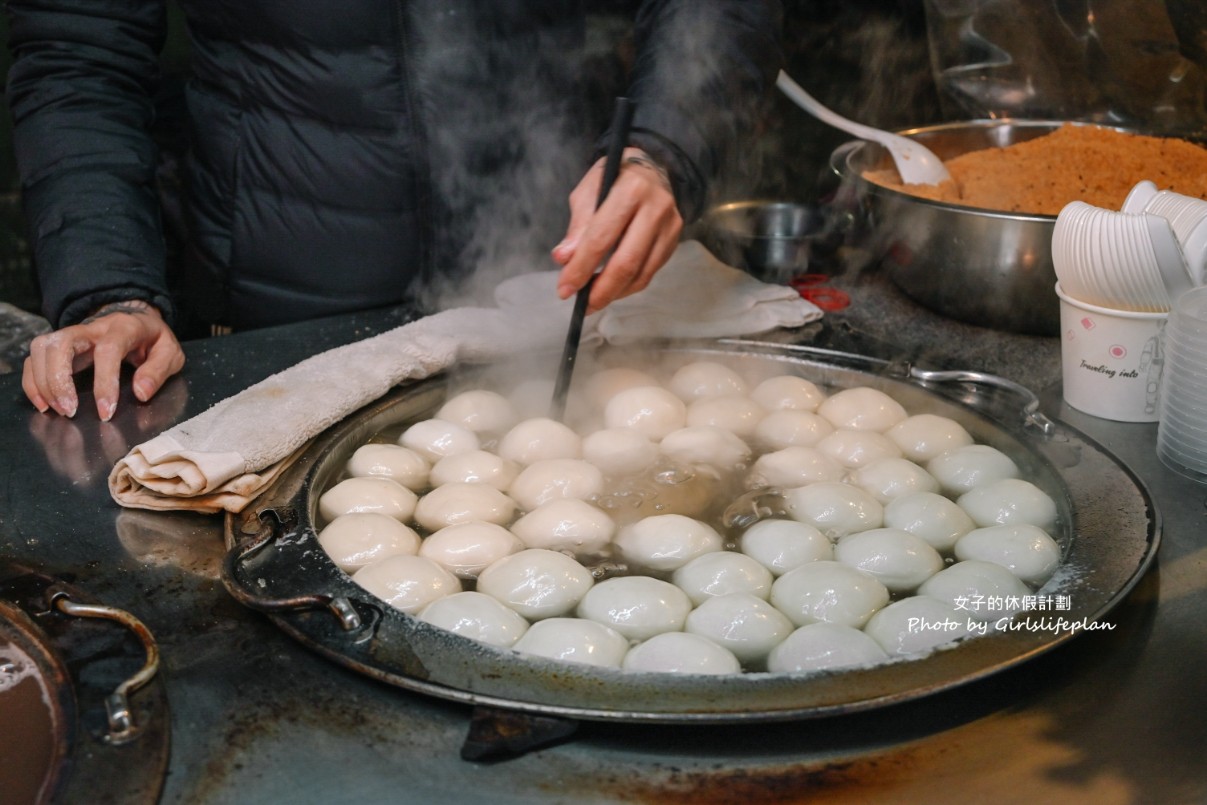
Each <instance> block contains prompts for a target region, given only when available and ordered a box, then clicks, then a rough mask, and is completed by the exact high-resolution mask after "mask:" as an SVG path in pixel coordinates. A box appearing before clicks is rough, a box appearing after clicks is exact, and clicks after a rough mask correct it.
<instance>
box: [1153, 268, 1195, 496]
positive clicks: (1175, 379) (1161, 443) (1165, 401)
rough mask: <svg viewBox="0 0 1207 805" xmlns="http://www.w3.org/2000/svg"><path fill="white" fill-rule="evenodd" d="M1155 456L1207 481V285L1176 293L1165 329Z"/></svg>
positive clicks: (1183, 472) (1169, 464) (1167, 463)
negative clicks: (1163, 368)
mask: <svg viewBox="0 0 1207 805" xmlns="http://www.w3.org/2000/svg"><path fill="white" fill-rule="evenodd" d="M1160 415H1161V419H1160V424H1158V425H1157V455H1158V456H1159V457H1160V458H1161V461H1162V462H1164V463H1165V465H1166V466H1167V467H1169V468H1170V469H1172V470H1175V471H1176V472H1179V473H1181V474H1183V475H1186V476H1188V477H1190V478H1193V479H1195V480H1196V481H1201V482H1207V286H1204V287H1199V288H1195V289H1194V290H1193V291H1187V292H1186V293H1184V294H1182V295H1181V296H1180V297H1178V300H1177V302H1176V303H1175V304H1174V307H1173V310H1172V311H1171V312H1170V315H1169V323H1168V325H1167V326H1166V328H1165V371H1164V372H1163V374H1162V377H1161V388H1160Z"/></svg>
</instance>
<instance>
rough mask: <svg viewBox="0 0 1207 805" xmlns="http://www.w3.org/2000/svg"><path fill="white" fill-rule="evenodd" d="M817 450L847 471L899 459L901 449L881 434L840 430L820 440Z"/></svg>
mask: <svg viewBox="0 0 1207 805" xmlns="http://www.w3.org/2000/svg"><path fill="white" fill-rule="evenodd" d="M814 447H816V448H817V449H818V450H820V451H821V452H823V453H825V454H826V455H827V456H829V457H830V458H832V459H834V460H835V461H837V462H838V463H839V464H841V465H842V466H844V467H847V468H849V469H853V470H854V469H859V468H860V467H866V466H868V465H869V464H875V463H876V462H878V461H883V460H884V459H886V458H900V457H901V448H900V447H898V446H897V443H896V442H894V441H893V440H892V439H890V438H889V437H887V436H885V435H884V434H883V433H876V432H875V431H870V430H851V429H849V428H842V429H839V430H835V431H834V432H833V433H831V434H829V435H828V436H825V437H823V438H822V440H821V441H819V442H818V443H817V444H816V445H814Z"/></svg>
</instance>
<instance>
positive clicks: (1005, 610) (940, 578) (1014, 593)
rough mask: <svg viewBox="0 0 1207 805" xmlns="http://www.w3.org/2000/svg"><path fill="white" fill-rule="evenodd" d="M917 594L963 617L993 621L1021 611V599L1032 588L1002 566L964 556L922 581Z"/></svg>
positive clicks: (1029, 592) (1028, 593)
mask: <svg viewBox="0 0 1207 805" xmlns="http://www.w3.org/2000/svg"><path fill="white" fill-rule="evenodd" d="M918 593H919V594H921V595H929V596H930V597H932V598H937V599H939V600H940V601H945V602H947V603H948V604H951V605H952V606H953V607H955V609H956V611H957V612H959V613H960V614H961V615H964V616H966V617H969V618H973V619H975V620H978V621H996V620H998V619H999V618H1004V617H1007V616H1009V615H1013V614H1014V613H1015V612H1020V611H1022V609H1023V603H1022V598H1023V596H1027V595H1030V594H1031V590H1030V588H1028V587H1027V585H1026V584H1023V582H1022V580H1021V579H1019V577H1018V576H1015V575H1014V574H1013V573H1011V572H1010V571H1009V570H1007V569H1006V568H1004V567H1002V566H1001V565H998V564H994V563H993V562H983V561H981V560H979V559H965V560H964V561H962V562H956V563H955V564H954V565H952V566H950V567H948V568H944V569H943V570H940V571H939V572H938V573H936V574H935V575H933V576H931V577H930V578H929V579H927V580H926V581H924V582H922V584H921V586H919V587H918Z"/></svg>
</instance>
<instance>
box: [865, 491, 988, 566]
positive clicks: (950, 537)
mask: <svg viewBox="0 0 1207 805" xmlns="http://www.w3.org/2000/svg"><path fill="white" fill-rule="evenodd" d="M884 525H885V526H886V527H888V528H899V529H901V530H902V531H908V532H910V533H911V534H914V535H916V536H919V537H921V538H922V539H924V540H926V542H927V543H928V544H929V545H930V547H932V548H934V549H935V550H936V551H939V552H940V553H945V552H948V551H950V550H951V549H952V548H954V547H955V544H956V540H958V539H959V538H960V537H962V536H964V535H965V534H967V533H968V532H969V531H971V530H972V529H974V528H976V523H974V522H972V518H971V517H969V516H968V512H966V511H964V510H963V509H961V508H960V507H959V506H957V505H956V502H955V501H954V500H951V499H950V498H945V497H943V496H942V495H938V494H935V493H934V492H917V493H915V494H912V495H903V496H901V497H899V498H893V499H892V500H890V501H889V502H888V504H887V505H885V507H884Z"/></svg>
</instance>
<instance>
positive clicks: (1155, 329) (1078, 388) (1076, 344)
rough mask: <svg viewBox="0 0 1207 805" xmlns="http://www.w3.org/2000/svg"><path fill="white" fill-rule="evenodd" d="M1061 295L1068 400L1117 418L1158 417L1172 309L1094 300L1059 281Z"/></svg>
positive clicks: (1062, 352)
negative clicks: (1139, 307)
mask: <svg viewBox="0 0 1207 805" xmlns="http://www.w3.org/2000/svg"><path fill="white" fill-rule="evenodd" d="M1056 296H1057V297H1059V299H1060V333H1061V341H1060V359H1061V377H1062V379H1063V381H1064V400H1065V402H1066V403H1068V404H1069V405H1070V406H1072V407H1073V408H1076V409H1077V410H1078V411H1081V412H1083V413H1086V414H1090V415H1091V416H1096V417H1101V418H1103V419H1110V420H1114V421H1116V422H1156V421H1157V419H1158V416H1159V400H1160V397H1159V394H1160V382H1161V370H1162V367H1163V366H1164V363H1165V345H1164V339H1163V337H1162V334H1163V331H1164V329H1165V322H1166V319H1167V318H1168V316H1169V314H1168V313H1166V312H1157V313H1153V312H1146V311H1134V310H1115V309H1113V308H1105V307H1099V306H1098V305H1091V304H1089V303H1087V302H1082V301H1081V300H1079V299H1073V298H1072V297H1070V296H1068V295H1067V294H1065V292H1064V291H1063V290H1062V289H1061V287H1060V283H1059V282H1058V283H1056Z"/></svg>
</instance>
